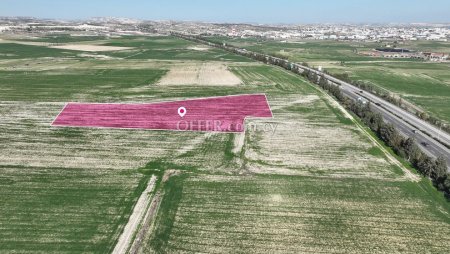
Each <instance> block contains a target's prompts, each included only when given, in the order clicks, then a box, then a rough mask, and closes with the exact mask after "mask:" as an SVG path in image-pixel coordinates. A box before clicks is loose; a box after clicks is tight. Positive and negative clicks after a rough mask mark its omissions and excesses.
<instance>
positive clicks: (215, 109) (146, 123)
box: [52, 94, 272, 132]
mask: <svg viewBox="0 0 450 254" xmlns="http://www.w3.org/2000/svg"><path fill="white" fill-rule="evenodd" d="M180 107H184V108H185V109H186V113H185V115H184V116H183V117H182V116H181V115H180V114H179V111H178V110H179V109H180ZM247 117H272V111H271V110H270V106H269V103H268V101H267V98H266V96H265V95H264V94H252V95H237V96H224V97H212V98H204V99H193V100H184V101H173V102H160V103H149V104H109V103H104V104H102V103H72V102H71V103H68V104H66V106H65V107H64V109H63V110H62V111H61V113H60V114H59V115H58V116H57V117H56V119H55V121H54V122H53V123H52V125H53V126H67V127H99V128H102V127H103V128H126V129H149V130H177V131H211V132H243V131H244V130H245V126H244V121H245V118H247Z"/></svg>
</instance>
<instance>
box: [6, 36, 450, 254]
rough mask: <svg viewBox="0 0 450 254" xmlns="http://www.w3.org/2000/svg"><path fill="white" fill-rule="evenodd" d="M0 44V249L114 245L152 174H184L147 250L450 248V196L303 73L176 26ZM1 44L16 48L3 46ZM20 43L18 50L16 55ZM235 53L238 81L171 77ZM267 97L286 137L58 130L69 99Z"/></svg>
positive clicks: (230, 65) (169, 193)
mask: <svg viewBox="0 0 450 254" xmlns="http://www.w3.org/2000/svg"><path fill="white" fill-rule="evenodd" d="M33 40H36V41H44V42H52V43H80V44H96V45H100V44H107V45H111V46H126V47H132V48H135V49H133V50H127V51H121V52H97V53H92V52H90V53H89V54H90V55H107V56H109V57H110V58H105V59H98V58H95V57H92V56H85V55H82V54H83V52H80V51H73V50H56V49H49V48H46V47H44V46H30V45H21V44H14V43H13V44H10V43H8V44H0V133H1V135H0V141H1V142H0V193H2V195H0V202H1V204H2V205H1V206H0V215H1V216H0V227H1V230H0V253H110V252H111V251H112V249H113V248H114V246H115V243H116V241H117V240H118V238H119V235H120V234H121V232H122V230H123V228H124V226H125V224H126V222H127V220H128V217H129V216H130V214H131V211H132V208H133V206H134V204H135V202H136V200H137V199H138V197H139V196H140V194H141V193H142V191H143V189H144V188H145V185H146V183H147V181H148V180H149V178H150V174H152V173H157V174H158V175H159V176H161V175H162V174H161V173H162V172H161V171H162V170H177V171H179V174H178V175H176V176H172V177H171V178H169V179H168V180H167V179H166V181H165V182H161V183H160V184H158V190H159V191H161V193H162V194H163V196H162V197H163V198H162V201H161V204H160V206H159V210H158V213H157V215H156V219H155V221H154V224H153V225H152V227H151V230H150V231H149V232H148V234H146V235H145V239H144V242H143V245H142V246H140V248H139V252H140V253H174V252H185V253H196V252H211V253H230V252H231V253H236V252H239V253H249V252H263V251H264V252H270V253H274V252H283V253H285V252H292V253H299V252H315V253H318V252H323V253H342V252H346V253H396V252H406V253H419V252H432V253H447V252H448V251H449V246H448V244H447V243H448V242H449V241H450V238H449V233H450V232H449V226H448V225H449V224H450V205H449V203H448V202H447V201H445V200H444V198H443V197H442V195H441V194H440V193H438V192H437V191H435V190H434V189H433V188H432V186H431V184H430V183H429V182H427V181H426V180H423V179H422V180H420V181H419V182H416V181H414V179H411V178H410V177H408V176H407V175H406V174H405V173H404V171H403V170H404V169H401V168H400V167H399V166H398V165H396V164H395V163H393V161H392V160H391V159H390V157H389V154H386V153H385V152H384V151H382V150H381V149H382V147H380V146H379V145H378V144H377V143H376V142H374V141H373V140H372V139H371V138H370V137H368V136H367V134H366V133H365V132H363V130H362V129H361V128H359V127H358V126H357V125H356V124H355V122H354V121H353V120H352V119H351V116H349V115H347V114H346V113H345V112H344V111H342V110H341V109H340V108H339V105H337V104H336V102H335V101H333V100H332V99H331V98H330V97H329V96H328V95H326V94H324V93H323V92H321V91H320V90H318V89H317V88H316V87H314V86H312V85H310V84H309V83H308V82H307V81H305V80H304V79H303V78H301V77H299V76H296V75H294V74H292V73H289V72H287V71H284V70H283V69H281V68H276V67H272V66H268V65H263V64H260V63H256V62H252V61H250V60H249V59H245V58H242V57H239V56H235V55H231V54H229V53H226V52H223V51H220V50H217V49H209V50H207V51H199V50H198V49H193V48H196V47H198V48H200V47H203V46H202V45H197V44H195V43H191V42H187V41H183V40H179V39H176V38H173V37H148V38H146V37H122V38H113V39H107V38H91V37H88V38H85V39H81V38H77V39H74V38H72V37H70V36H67V35H65V36H62V37H61V38H55V37H44V38H41V39H33ZM2 54H10V56H5V57H4V56H3V55H2ZM12 54H14V55H15V56H11V55H12ZM205 62H206V63H213V62H214V63H217V62H220V63H221V64H225V65H226V67H227V71H229V72H231V73H233V74H234V75H236V76H237V77H239V78H240V79H241V81H242V84H240V85H233V86H231V85H230V86H223V87H222V86H217V85H210V86H209V85H198V84H192V85H176V84H175V85H161V84H159V83H158V81H159V80H160V79H161V78H164V77H165V76H166V75H168V73H169V72H170V71H171V70H172V68H184V67H187V66H191V65H192V64H193V63H195V64H197V63H205ZM249 93H265V94H266V95H267V97H268V100H269V104H270V106H271V109H272V111H273V114H274V118H273V119H264V120H262V119H248V120H247V121H246V122H247V124H248V126H250V125H251V124H252V125H256V126H259V128H262V127H264V126H265V125H267V124H274V125H276V127H277V128H276V130H275V131H274V132H270V131H263V129H258V128H256V129H248V130H247V132H246V133H245V134H220V133H197V132H168V131H146V130H120V129H95V128H56V127H51V122H52V121H53V119H54V118H55V116H56V115H57V114H58V113H59V112H60V110H61V109H62V108H63V106H64V105H65V103H66V102H68V101H74V102H146V103H148V102H156V101H168V100H178V99H186V98H196V97H208V96H222V95H234V94H249Z"/></svg>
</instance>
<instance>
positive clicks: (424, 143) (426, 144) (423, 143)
mask: <svg viewBox="0 0 450 254" xmlns="http://www.w3.org/2000/svg"><path fill="white" fill-rule="evenodd" d="M420 144H421V145H423V146H424V147H427V146H429V145H430V144H428V143H427V142H422V143H420Z"/></svg>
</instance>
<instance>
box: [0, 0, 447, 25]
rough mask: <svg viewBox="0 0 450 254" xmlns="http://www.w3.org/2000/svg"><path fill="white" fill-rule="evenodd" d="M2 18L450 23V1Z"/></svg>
mask: <svg viewBox="0 0 450 254" xmlns="http://www.w3.org/2000/svg"><path fill="white" fill-rule="evenodd" d="M0 16H33V17H40V18H63V19H83V18H90V17H105V16H107V17H128V18H139V19H148V20H195V21H213V22H214V21H215V22H254V23H323V22H331V23H344V22H352V23H390V22H396V23H411V22H446V23H447V22H449V23H450V0H429V1H427V0H160V1H156V0H120V1H119V0H0Z"/></svg>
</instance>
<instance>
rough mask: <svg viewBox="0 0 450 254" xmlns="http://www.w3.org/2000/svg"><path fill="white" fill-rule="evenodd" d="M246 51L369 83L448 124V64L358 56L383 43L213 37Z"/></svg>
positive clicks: (421, 45)
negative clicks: (273, 56) (280, 58)
mask: <svg viewBox="0 0 450 254" xmlns="http://www.w3.org/2000/svg"><path fill="white" fill-rule="evenodd" d="M213 40H214V41H219V42H222V41H225V42H228V43H230V44H232V45H236V46H239V47H244V48H247V49H249V50H253V51H259V52H264V53H266V54H278V55H283V56H285V57H287V58H288V59H289V60H291V61H295V62H307V63H309V64H310V65H312V66H316V67H317V66H322V67H324V68H325V69H326V70H328V71H329V72H331V73H333V74H344V73H346V74H348V75H349V76H350V78H351V79H352V80H355V81H357V80H361V81H365V82H369V83H371V84H373V85H375V86H378V87H380V88H384V89H387V90H389V91H391V92H393V93H396V94H398V95H399V96H401V97H402V98H404V99H406V100H407V101H409V102H412V103H414V104H415V105H417V106H419V107H421V108H422V109H424V110H425V111H426V112H427V113H429V114H430V115H432V116H435V117H437V118H440V119H442V120H444V121H446V122H447V123H448V124H450V74H449V73H450V65H449V63H429V62H423V61H419V60H412V59H386V58H373V57H367V56H362V55H358V52H361V51H367V50H372V49H374V48H377V47H382V46H384V45H385V44H386V43H369V42H366V43H363V42H336V41H303V42H279V41H278V42H277V41H266V40H256V39H251V38H249V39H229V38H226V37H217V38H213ZM398 47H403V48H407V49H412V50H415V51H423V52H427V51H431V52H441V53H449V52H450V43H448V42H424V41H418V42H405V43H403V44H399V45H398Z"/></svg>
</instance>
